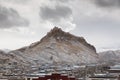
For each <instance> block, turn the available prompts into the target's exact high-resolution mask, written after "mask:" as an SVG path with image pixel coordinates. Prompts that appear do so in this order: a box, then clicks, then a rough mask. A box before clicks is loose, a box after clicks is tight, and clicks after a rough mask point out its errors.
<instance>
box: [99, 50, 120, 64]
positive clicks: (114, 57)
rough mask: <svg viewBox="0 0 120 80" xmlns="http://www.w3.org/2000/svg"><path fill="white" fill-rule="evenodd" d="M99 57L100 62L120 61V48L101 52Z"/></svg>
mask: <svg viewBox="0 0 120 80" xmlns="http://www.w3.org/2000/svg"><path fill="white" fill-rule="evenodd" d="M99 58H100V59H99V61H100V62H108V63H109V62H112V63H114V62H120V50H116V51H112V50H110V51H105V52H100V53H99Z"/></svg>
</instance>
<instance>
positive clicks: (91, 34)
mask: <svg viewBox="0 0 120 80" xmlns="http://www.w3.org/2000/svg"><path fill="white" fill-rule="evenodd" d="M54 26H58V27H60V28H62V29H63V30H64V31H67V32H70V33H72V34H74V35H77V36H83V37H84V38H85V39H86V40H87V42H89V43H90V44H92V45H94V46H95V47H96V49H97V51H98V52H99V51H103V50H109V49H112V50H114V49H120V0H0V49H13V50H14V49H17V48H20V47H23V46H27V45H29V44H31V43H33V42H35V41H39V40H40V39H41V38H42V37H43V36H45V35H46V33H47V32H49V31H50V29H52V28H53V27H54Z"/></svg>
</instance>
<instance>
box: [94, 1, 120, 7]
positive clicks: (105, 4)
mask: <svg viewBox="0 0 120 80" xmlns="http://www.w3.org/2000/svg"><path fill="white" fill-rule="evenodd" d="M95 3H96V5H97V6H100V7H106V8H109V7H120V0H95Z"/></svg>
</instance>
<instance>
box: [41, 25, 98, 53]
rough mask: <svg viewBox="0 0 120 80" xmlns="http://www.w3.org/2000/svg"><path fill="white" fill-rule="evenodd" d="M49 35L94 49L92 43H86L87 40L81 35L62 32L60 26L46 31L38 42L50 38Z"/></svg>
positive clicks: (58, 39)
mask: <svg viewBox="0 0 120 80" xmlns="http://www.w3.org/2000/svg"><path fill="white" fill-rule="evenodd" d="M51 37H52V38H54V39H56V41H74V42H80V43H82V44H83V45H85V46H87V47H89V48H90V49H92V50H95V51H96V49H95V47H94V46H93V45H91V44H89V43H87V41H86V40H85V39H84V38H83V37H78V36H75V35H73V34H70V33H69V32H64V31H63V30H62V29H61V28H58V27H54V28H53V29H51V31H50V32H48V33H47V35H46V36H45V37H43V38H42V39H41V41H40V42H42V41H46V40H48V39H50V38H51Z"/></svg>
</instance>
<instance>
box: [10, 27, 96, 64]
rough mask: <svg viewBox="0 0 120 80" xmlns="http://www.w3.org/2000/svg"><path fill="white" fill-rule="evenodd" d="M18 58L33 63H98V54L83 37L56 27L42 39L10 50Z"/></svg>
mask: <svg viewBox="0 0 120 80" xmlns="http://www.w3.org/2000/svg"><path fill="white" fill-rule="evenodd" d="M10 53H12V54H14V56H15V57H17V58H18V59H20V60H22V61H24V62H28V63H32V64H41V63H54V62H57V63H70V64H79V63H96V62H97V61H98V54H97V53H96V49H95V47H94V46H92V45H91V44H89V43H87V42H86V40H85V39H84V38H83V37H77V36H74V35H72V34H70V33H68V32H64V31H62V30H61V29H60V28H57V27H55V28H54V29H52V30H51V31H50V32H48V33H47V35H46V36H45V37H43V38H42V39H41V40H40V41H38V42H35V43H32V44H31V45H30V46H27V47H23V48H20V49H17V50H15V51H12V52H10Z"/></svg>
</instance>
